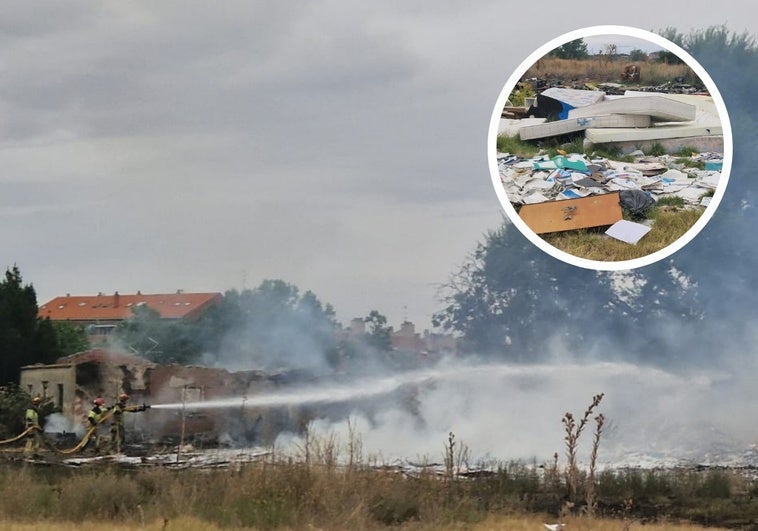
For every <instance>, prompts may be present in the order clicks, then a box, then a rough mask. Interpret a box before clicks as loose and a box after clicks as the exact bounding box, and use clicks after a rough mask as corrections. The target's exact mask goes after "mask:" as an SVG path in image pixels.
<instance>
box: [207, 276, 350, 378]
mask: <svg viewBox="0 0 758 531" xmlns="http://www.w3.org/2000/svg"><path fill="white" fill-rule="evenodd" d="M198 326H199V327H201V328H202V329H204V330H206V331H207V332H208V333H207V334H205V335H204V337H205V343H204V346H205V350H206V352H210V353H214V354H213V355H212V359H213V360H214V361H216V362H218V363H222V364H230V363H231V364H234V365H237V366H240V367H249V368H292V367H305V366H317V365H323V364H324V363H326V364H327V365H332V366H333V365H335V364H337V363H338V355H337V351H338V345H337V338H336V331H337V327H338V326H337V321H336V319H335V312H334V308H332V306H331V305H330V304H326V305H324V304H323V303H322V302H321V301H320V300H319V299H318V297H317V296H316V295H315V294H314V293H313V292H311V291H306V292H305V293H303V294H302V295H301V294H300V290H299V289H298V288H297V286H295V285H293V284H289V283H287V282H285V281H283V280H264V281H263V282H261V284H260V285H259V286H258V287H257V288H255V289H253V290H249V289H248V290H243V291H241V292H239V291H237V290H230V291H228V292H226V293H225V295H224V299H223V301H222V302H221V303H220V304H219V305H218V306H216V307H214V308H212V309H211V310H209V311H208V312H207V314H206V315H204V316H203V317H202V318H201V319H200V321H199V322H198Z"/></svg>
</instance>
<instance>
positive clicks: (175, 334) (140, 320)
mask: <svg viewBox="0 0 758 531" xmlns="http://www.w3.org/2000/svg"><path fill="white" fill-rule="evenodd" d="M113 340H116V341H119V342H120V343H121V344H122V345H123V346H125V347H126V348H127V349H129V350H131V351H132V352H134V353H135V354H137V355H139V356H142V357H144V358H146V359H149V360H151V361H154V362H156V363H184V364H186V363H192V362H194V361H197V360H198V359H199V357H200V354H201V352H202V347H201V344H200V341H199V340H198V335H197V333H196V330H195V329H194V325H193V324H192V323H189V322H186V321H183V320H173V319H172V320H169V319H163V318H161V316H160V314H159V313H158V311H157V310H154V309H153V308H150V307H149V306H137V307H134V308H133V309H132V315H131V317H129V318H128V319H126V320H124V321H122V322H121V323H119V325H118V326H117V327H116V330H115V331H114V334H113Z"/></svg>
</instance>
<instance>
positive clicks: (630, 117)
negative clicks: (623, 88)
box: [518, 114, 650, 140]
mask: <svg viewBox="0 0 758 531" xmlns="http://www.w3.org/2000/svg"><path fill="white" fill-rule="evenodd" d="M588 127H599V128H605V127H650V117H649V116H646V115H634V114H609V115H606V116H591V117H587V118H567V119H565V120H557V121H554V122H547V123H540V124H535V125H525V126H524V127H521V128H520V129H519V130H518V133H519V136H520V137H521V140H532V139H534V138H545V137H549V136H558V135H565V134H567V133H573V132H575V131H582V130H584V129H587V128H588Z"/></svg>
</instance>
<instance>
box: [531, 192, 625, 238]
mask: <svg viewBox="0 0 758 531" xmlns="http://www.w3.org/2000/svg"><path fill="white" fill-rule="evenodd" d="M519 216H520V217H521V219H523V220H524V223H526V224H527V226H528V227H529V228H530V229H532V230H533V231H534V232H535V233H536V234H545V233H548V232H562V231H565V230H574V229H587V228H591V227H602V226H604V225H612V224H614V223H616V222H617V221H618V220H620V219H621V217H622V216H621V205H620V204H619V195H618V193H611V194H604V195H592V196H589V197H582V198H579V199H567V200H563V201H548V202H546V203H537V204H532V205H524V206H522V207H521V210H520V211H519Z"/></svg>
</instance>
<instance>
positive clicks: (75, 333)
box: [52, 321, 90, 356]
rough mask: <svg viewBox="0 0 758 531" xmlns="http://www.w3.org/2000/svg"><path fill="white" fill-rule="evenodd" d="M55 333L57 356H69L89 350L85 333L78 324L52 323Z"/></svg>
mask: <svg viewBox="0 0 758 531" xmlns="http://www.w3.org/2000/svg"><path fill="white" fill-rule="evenodd" d="M52 327H53V330H54V331H55V339H56V348H57V350H58V355H59V356H70V355H71V354H76V353H77V352H82V351H85V350H87V349H88V348H89V346H90V345H89V341H88V339H87V332H86V331H85V330H84V327H83V326H82V325H79V324H75V323H69V322H66V321H55V322H52Z"/></svg>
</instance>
